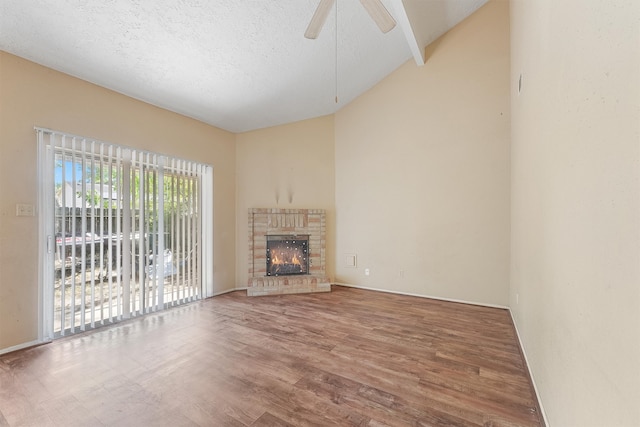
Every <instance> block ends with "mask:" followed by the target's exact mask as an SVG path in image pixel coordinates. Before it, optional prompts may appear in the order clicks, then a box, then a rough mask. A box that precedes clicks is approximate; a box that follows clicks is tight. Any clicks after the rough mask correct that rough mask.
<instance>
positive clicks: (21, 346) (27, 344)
mask: <svg viewBox="0 0 640 427" xmlns="http://www.w3.org/2000/svg"><path fill="white" fill-rule="evenodd" d="M49 342H51V341H48V340H47V341H39V340H34V341H29V342H25V343H22V344H18V345H14V346H12V347H7V348H3V349H0V355H2V354H7V353H11V352H13V351H18V350H23V349H25V348H29V347H35V346H37V345H41V344H47V343H49Z"/></svg>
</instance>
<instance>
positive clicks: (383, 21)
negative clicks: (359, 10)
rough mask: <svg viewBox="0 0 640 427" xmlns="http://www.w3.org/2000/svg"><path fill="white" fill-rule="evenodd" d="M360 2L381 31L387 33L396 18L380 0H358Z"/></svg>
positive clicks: (393, 25)
mask: <svg viewBox="0 0 640 427" xmlns="http://www.w3.org/2000/svg"><path fill="white" fill-rule="evenodd" d="M360 3H362V6H364V8H365V9H366V11H367V12H368V13H369V16H371V19H373V21H374V22H375V23H376V25H377V26H378V28H380V31H382V32H383V33H385V34H386V33H388V32H389V31H391V30H392V29H393V28H394V27H395V26H396V20H395V19H393V16H391V14H390V13H389V11H388V10H387V9H386V8H385V7H384V5H383V4H382V2H381V1H380V0H360Z"/></svg>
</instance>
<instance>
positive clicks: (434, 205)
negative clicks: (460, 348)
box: [335, 1, 510, 306]
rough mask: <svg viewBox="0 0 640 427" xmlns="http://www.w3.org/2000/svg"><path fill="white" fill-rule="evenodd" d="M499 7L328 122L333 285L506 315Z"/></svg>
mask: <svg viewBox="0 0 640 427" xmlns="http://www.w3.org/2000/svg"><path fill="white" fill-rule="evenodd" d="M508 6H509V5H508V3H507V2H504V1H494V2H490V3H489V4H487V5H486V6H484V7H483V8H481V9H480V10H479V11H478V12H476V13H475V14H473V15H472V16H471V17H470V18H468V19H467V20H465V21H464V22H463V23H461V24H460V25H459V26H457V27H456V28H454V29H453V30H451V31H450V32H449V33H447V34H445V35H444V36H443V37H441V38H440V39H439V40H437V41H436V42H435V43H433V44H432V45H431V46H430V47H429V48H428V49H427V57H428V60H427V63H426V65H424V66H423V67H416V65H415V63H414V61H413V60H410V61H408V62H407V63H406V64H404V65H403V66H402V67H400V68H399V69H398V70H396V71H395V72H394V73H392V74H391V75H389V76H388V77H387V78H386V79H384V80H383V81H382V82H381V83H379V84H378V85H377V86H375V87H374V88H373V89H371V90H370V91H369V92H367V93H366V94H364V95H362V96H361V97H359V98H358V99H356V100H355V101H354V102H352V103H351V104H350V105H348V106H346V107H345V108H343V109H342V110H341V111H339V112H338V113H337V114H336V117H335V128H336V209H337V216H336V225H337V233H336V242H337V247H336V253H337V263H336V264H337V265H336V278H337V281H338V282H343V283H348V284H352V285H357V286H363V287H370V288H376V289H385V290H391V291H398V292H407V293H414V294H420V295H426V296H434V297H441V298H448V299H456V300H464V301H470V302H477V303H487V304H496V305H502V306H505V305H506V304H507V302H508V279H509V117H510V114H509V7H508ZM349 253H355V254H356V255H357V268H349V267H347V266H345V262H344V260H345V254H349ZM367 268H368V269H370V275H369V276H365V274H364V270H365V269H367Z"/></svg>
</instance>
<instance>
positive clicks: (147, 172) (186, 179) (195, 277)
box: [36, 128, 211, 337]
mask: <svg viewBox="0 0 640 427" xmlns="http://www.w3.org/2000/svg"><path fill="white" fill-rule="evenodd" d="M36 131H37V135H38V141H39V146H40V147H41V148H40V149H41V156H40V162H41V164H40V166H41V174H42V176H41V180H40V181H41V185H42V186H43V188H41V199H40V200H41V203H42V204H43V205H44V206H43V207H44V209H43V212H41V218H42V217H43V216H44V226H41V231H42V232H43V233H44V234H45V235H46V236H47V238H46V247H45V248H44V250H45V251H46V253H47V254H49V257H48V258H47V260H48V261H45V262H44V263H43V266H42V269H43V273H42V275H41V277H42V279H41V280H42V281H43V287H44V293H45V298H43V301H44V302H43V310H44V312H45V323H46V324H48V325H49V326H47V328H48V329H51V328H52V329H53V330H52V331H51V332H52V333H53V336H54V337H55V336H63V335H67V334H73V333H75V332H78V331H84V330H86V329H88V328H94V327H97V326H102V325H105V324H110V323H113V322H117V321H119V320H122V319H126V318H129V317H132V316H139V315H142V314H145V313H149V312H153V311H156V310H160V309H164V308H166V307H168V306H172V305H178V304H182V303H185V302H189V301H193V300H196V299H199V298H201V297H202V295H203V283H204V282H205V279H204V274H206V273H207V271H208V270H209V269H207V268H206V267H203V259H204V253H205V252H206V251H207V247H208V244H207V239H206V237H203V236H204V235H205V234H204V232H205V230H210V224H208V223H205V222H204V221H205V220H206V219H207V218H209V219H210V215H203V211H206V210H207V208H206V205H204V204H203V195H205V197H204V198H206V195H207V194H208V193H209V192H210V191H211V190H210V188H209V189H206V190H207V191H203V187H207V186H209V187H210V186H211V182H210V180H206V179H203V177H204V176H207V174H210V170H209V169H210V167H209V166H207V165H203V164H200V163H196V162H192V161H186V160H181V159H176V158H171V157H167V156H164V155H160V154H156V153H150V152H146V151H140V150H136V149H133V148H127V147H123V146H118V145H115V144H110V143H107V142H102V141H96V140H93V139H90V138H85V137H80V136H74V135H69V134H65V133H61V132H56V131H51V130H48V129H41V128H36ZM208 176H210V175H208ZM41 222H42V221H41ZM207 280H208V279H207Z"/></svg>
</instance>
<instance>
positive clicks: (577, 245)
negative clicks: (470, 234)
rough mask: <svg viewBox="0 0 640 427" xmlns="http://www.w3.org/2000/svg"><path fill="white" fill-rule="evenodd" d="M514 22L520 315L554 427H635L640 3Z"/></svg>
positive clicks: (526, 0) (578, 6)
mask: <svg viewBox="0 0 640 427" xmlns="http://www.w3.org/2000/svg"><path fill="white" fill-rule="evenodd" d="M511 19H512V21H511V22H512V27H511V31H512V42H511V58H512V60H511V86H512V89H513V91H512V92H513V95H512V100H511V105H512V161H511V165H512V217H511V224H512V240H511V242H512V244H511V247H512V262H511V302H510V305H511V308H512V311H513V314H514V317H515V320H516V323H517V326H518V329H519V331H520V334H521V337H522V339H523V342H524V347H525V351H526V353H527V356H528V359H529V363H530V367H531V369H532V371H533V376H534V380H535V382H536V384H537V387H538V390H539V392H540V395H541V397H542V403H543V405H544V408H545V410H546V413H547V416H548V419H549V422H550V425H552V426H638V425H640V405H639V402H640V133H639V127H640V107H639V106H640V34H639V26H638V22H639V21H640V3H639V2H637V1H627V2H623V1H589V2H584V1H582V0H571V1H569V0H563V1H557V0H518V1H514V2H512V6H511ZM520 74H522V76H523V77H522V92H521V93H520V95H518V93H517V87H518V79H519V76H520Z"/></svg>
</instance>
